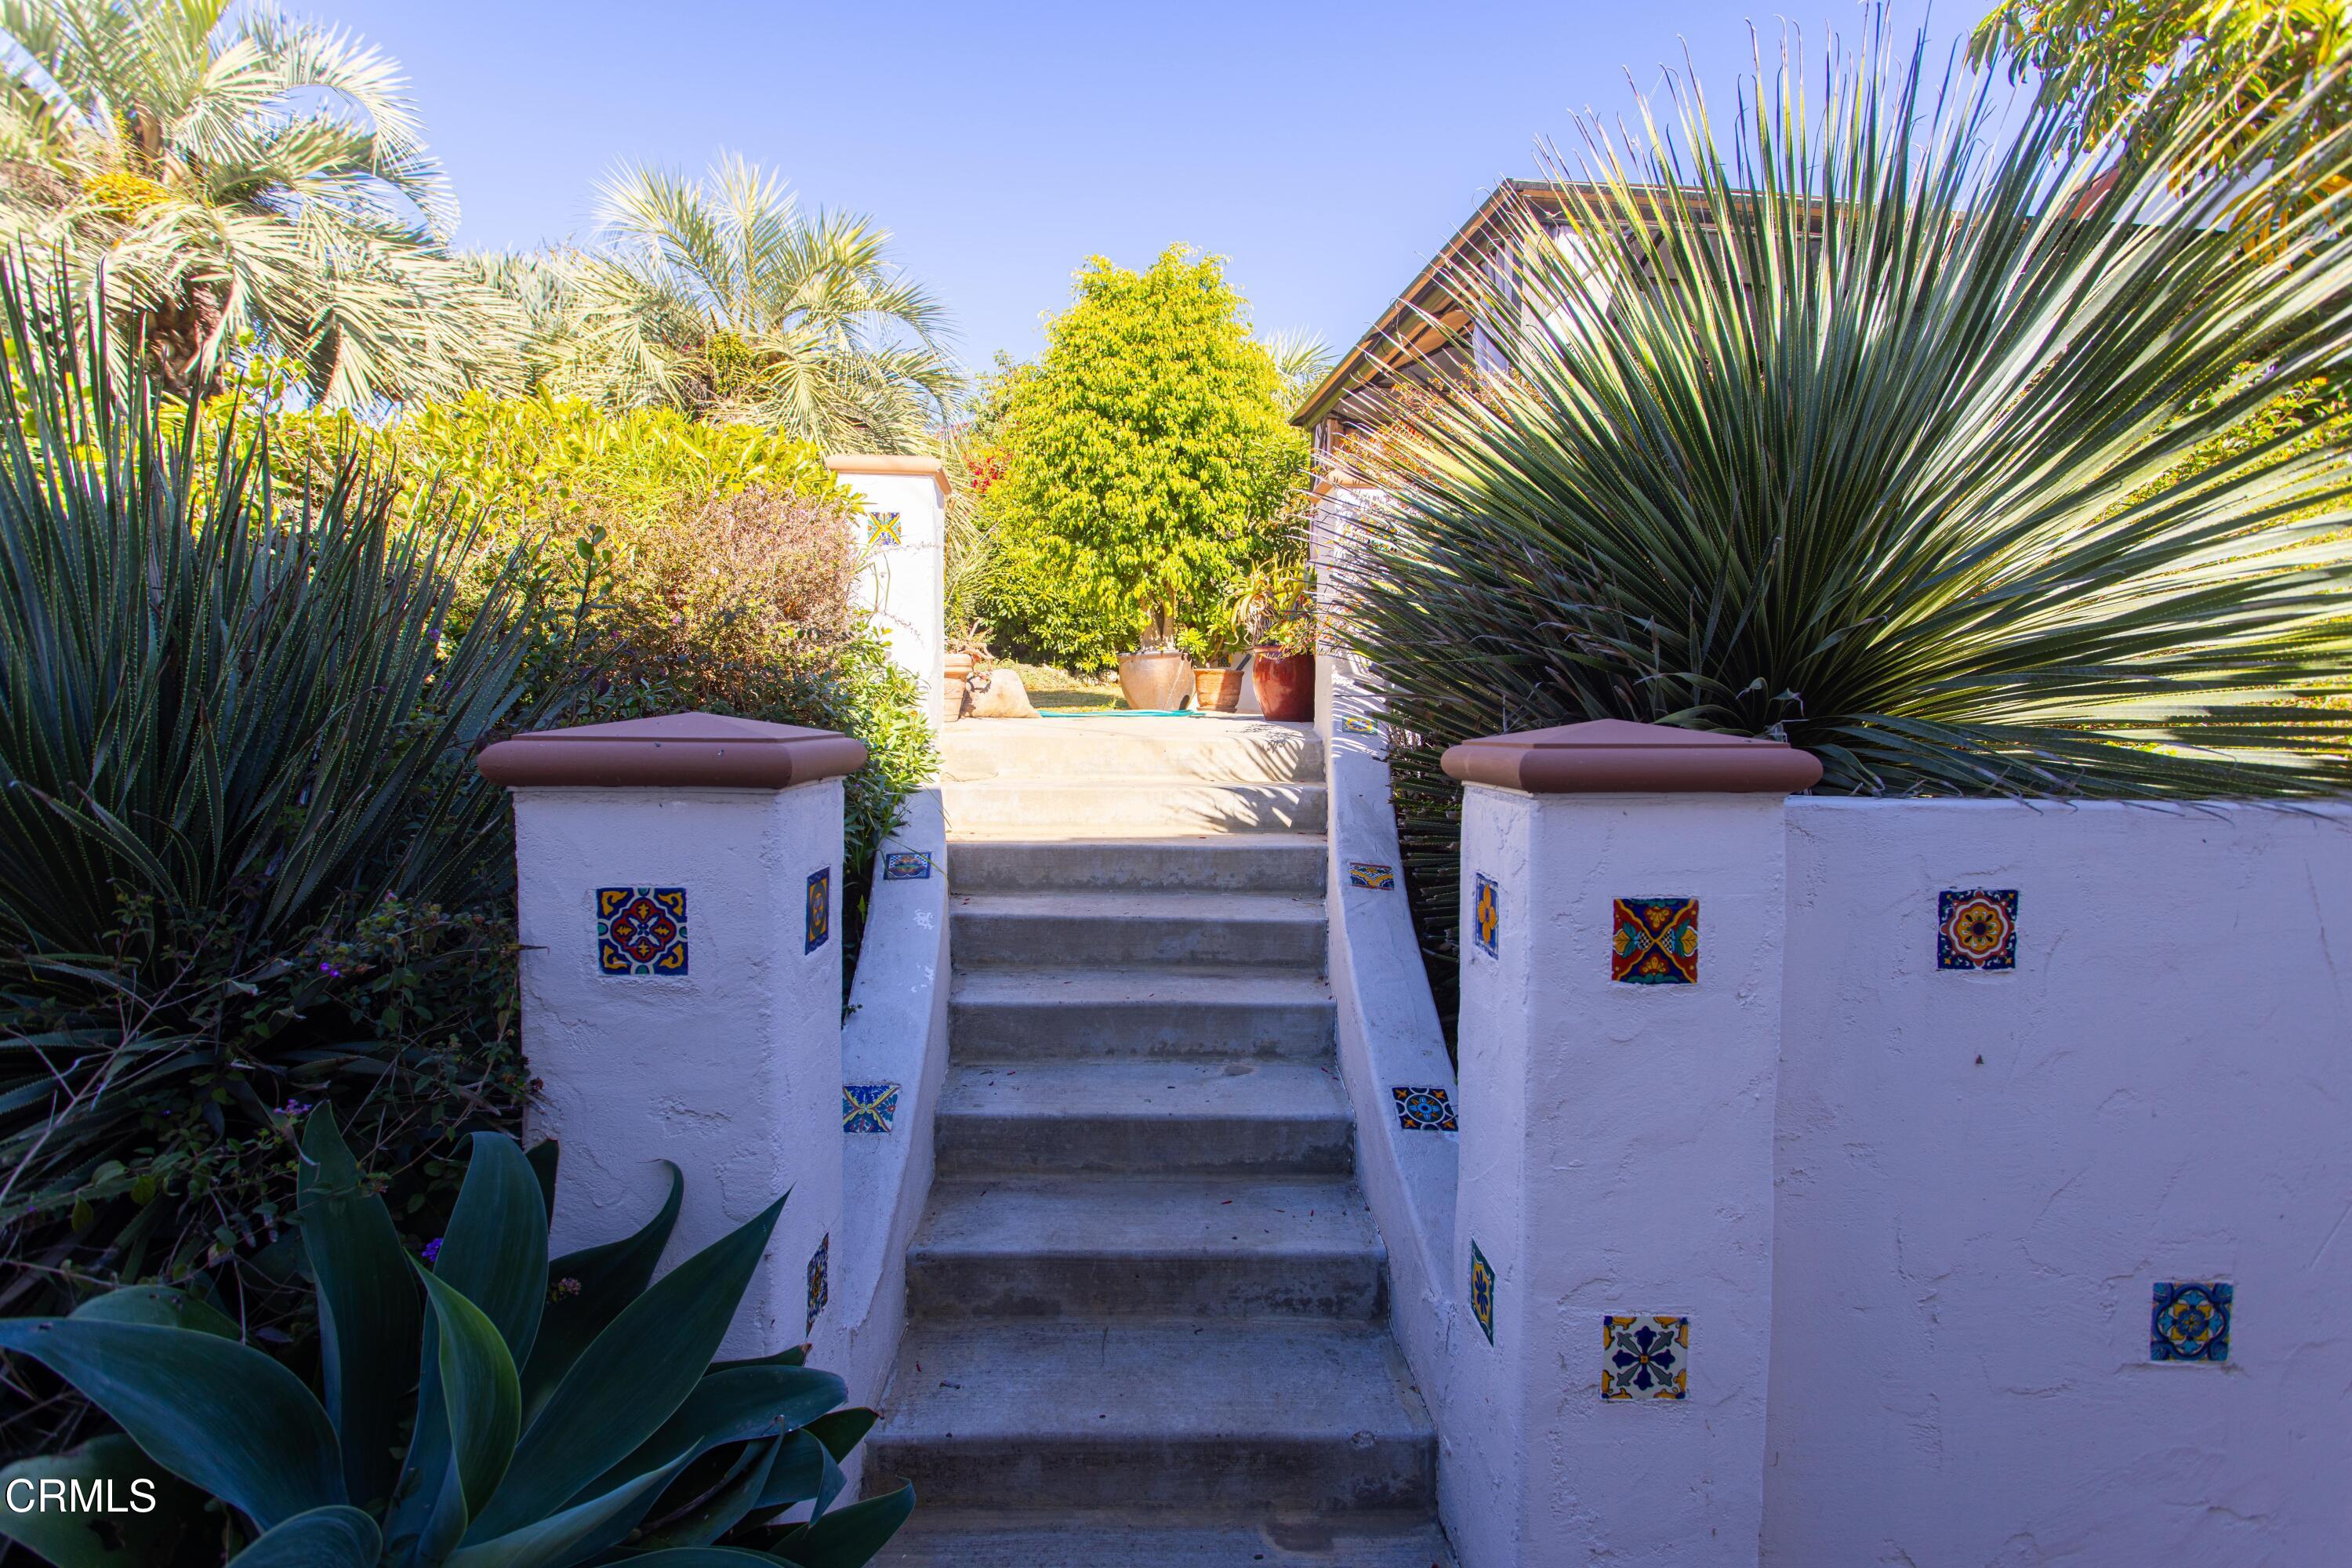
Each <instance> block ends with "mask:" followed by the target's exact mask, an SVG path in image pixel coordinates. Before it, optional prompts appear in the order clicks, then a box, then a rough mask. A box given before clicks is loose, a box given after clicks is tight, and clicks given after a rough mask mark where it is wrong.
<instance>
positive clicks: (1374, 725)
mask: <svg viewBox="0 0 2352 1568" xmlns="http://www.w3.org/2000/svg"><path fill="white" fill-rule="evenodd" d="M1380 732H1381V723H1380V721H1379V720H1377V719H1367V718H1365V717H1364V716H1363V715H1361V714H1360V713H1349V714H1346V715H1343V716H1342V717H1340V718H1337V719H1334V720H1332V721H1331V733H1333V734H1335V735H1377V734H1379V733H1380Z"/></svg>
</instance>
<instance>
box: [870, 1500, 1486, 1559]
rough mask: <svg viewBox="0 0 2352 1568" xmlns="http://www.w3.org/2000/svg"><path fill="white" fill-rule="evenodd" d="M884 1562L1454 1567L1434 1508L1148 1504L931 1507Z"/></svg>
mask: <svg viewBox="0 0 2352 1568" xmlns="http://www.w3.org/2000/svg"><path fill="white" fill-rule="evenodd" d="M874 1561H875V1563H876V1565H877V1568H1454V1552H1453V1551H1452V1549H1451V1548H1450V1547H1448V1546H1447V1545H1446V1542H1445V1532H1444V1531H1442V1530H1440V1529H1438V1528H1437V1525H1436V1524H1435V1522H1434V1521H1432V1520H1431V1519H1430V1517H1429V1515H1428V1513H1427V1512H1426V1511H1425V1510H1424V1511H1421V1512H1413V1513H1349V1514H1311V1513H1298V1514H1291V1515H1288V1516H1276V1517H1270V1518H1251V1517H1235V1516H1233V1515H1227V1514H1211V1513H1191V1512H1171V1511H1169V1510H1159V1511H1156V1512H1155V1511H1153V1510H1113V1509H1070V1510H1061V1511H1045V1510H1035V1509H1018V1510H1003V1509H995V1508H979V1509H971V1510H963V1509H934V1508H932V1507H930V1506H929V1504H928V1503H926V1504H925V1505H924V1506H923V1507H920V1508H918V1509H917V1510H915V1517H914V1518H912V1519H910V1520H908V1521H907V1524H906V1527H905V1528H904V1529H902V1530H900V1531H898V1534H897V1535H896V1536H894V1537H892V1538H891V1541H890V1544H889V1545H887V1546H886V1547H884V1548H883V1549H882V1554H881V1555H880V1556H879V1557H877V1558H876V1559H875V1560H874Z"/></svg>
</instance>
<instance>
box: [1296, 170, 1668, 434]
mask: <svg viewBox="0 0 2352 1568" xmlns="http://www.w3.org/2000/svg"><path fill="white" fill-rule="evenodd" d="M1649 194H1650V187H1636V188H1635V189H1634V190H1633V192H1632V195H1633V197H1634V205H1637V206H1638V205H1640V204H1641V203H1642V202H1643V200H1644V199H1645V198H1646V197H1647V196H1648V195H1649ZM1578 197H1584V198H1588V199H1590V198H1598V199H1599V200H1600V201H1601V202H1606V201H1608V200H1610V199H1612V190H1611V187H1609V186H1606V185H1597V184H1572V183H1566V182H1561V181H1557V180H1505V181H1503V182H1502V183H1501V184H1498V185H1496V187H1495V188H1494V189H1493V190H1492V191H1490V192H1488V193H1487V194H1486V198H1485V199H1484V200H1483V201H1481V202H1480V203H1479V204H1478V206H1477V209H1476V210H1475V211H1474V212H1473V213H1471V215H1470V216H1469V217H1468V218H1467V219H1465V221H1464V223H1463V225H1462V226H1461V227H1460V228H1458V229H1456V230H1454V237H1452V238H1451V239H1448V240H1447V241H1446V242H1445V243H1444V245H1443V246H1442V247H1439V249H1438V252H1437V254H1436V255H1435V256H1433V257H1432V258H1430V261H1429V264H1428V265H1427V266H1426V267H1423V268H1422V269H1421V271H1420V272H1419V273H1418V274H1416V275H1415V276H1414V278H1413V280H1412V282H1411V283H1409V284H1407V285H1406V286H1405V289H1404V292H1402V294H1399V295H1398V296H1397V297H1396V298H1395V299H1394V300H1391V302H1390V304H1389V307H1388V308H1387V309H1386V310H1382V311H1381V314H1380V316H1379V318H1378V319H1377V320H1376V321H1373V322H1372V324H1371V326H1370V328H1368V329H1366V331H1365V332H1364V335H1363V336H1362V337H1360V338H1359V339H1357V340H1356V344H1355V346H1354V347H1353V348H1351V349H1349V351H1348V352H1347V353H1344V354H1342V355H1340V356H1339V363H1338V364H1336V365H1334V366H1332V367H1331V374H1328V375H1327V376H1325V377H1324V378H1323V380H1322V382H1321V383H1320V384H1318V385H1317V386H1316V388H1315V390H1314V391H1313V392H1311V393H1309V394H1308V395H1307V398H1306V401H1304V402H1303V403H1301V404H1300V405H1298V409H1297V412H1296V413H1294V414H1293V415H1291V416H1290V422H1291V423H1292V424H1293V425H1296V426H1300V427H1301V428H1304V429H1312V428H1313V427H1314V426H1317V425H1318V424H1320V423H1321V422H1322V421H1323V420H1324V419H1326V418H1328V417H1329V416H1330V415H1331V413H1332V411H1333V410H1334V409H1335V408H1336V407H1337V406H1338V405H1339V402H1340V400H1341V399H1342V398H1344V397H1346V396H1347V395H1348V394H1349V393H1350V392H1353V391H1355V390H1356V389H1357V388H1359V387H1360V386H1362V385H1364V384H1367V383H1369V382H1371V381H1374V380H1376V379H1378V378H1379V377H1380V376H1381V375H1382V374H1385V373H1391V372H1394V371H1396V370H1399V369H1401V368H1402V367H1403V366H1405V365H1408V364H1412V363H1416V362H1418V361H1421V360H1423V359H1426V358H1428V357H1429V356H1430V355H1431V354H1432V353H1433V352H1434V351H1435V350H1436V349H1437V348H1438V347H1440V346H1441V345H1442V344H1444V342H1447V341H1448V340H1450V339H1451V338H1452V337H1453V336H1454V334H1455V333H1457V332H1460V331H1464V330H1465V328H1467V327H1468V326H1469V324H1470V318H1469V312H1468V310H1466V308H1465V305H1464V304H1463V302H1462V301H1461V300H1458V299H1456V298H1455V297H1454V292H1453V290H1452V289H1450V287H1449V286H1448V281H1447V280H1448V279H1449V278H1451V277H1452V276H1453V273H1454V268H1455V267H1456V265H1457V264H1459V262H1460V261H1461V260H1462V258H1464V257H1465V255H1472V254H1475V253H1476V252H1477V251H1478V250H1479V249H1480V248H1481V247H1483V246H1484V245H1485V244H1486V242H1487V241H1488V240H1489V239H1491V238H1492V237H1493V236H1494V235H1495V233H1496V230H1497V229H1498V228H1499V227H1500V226H1501V225H1502V221H1503V218H1504V216H1505V214H1506V213H1507V211H1508V210H1509V209H1510V208H1511V207H1512V206H1513V205H1516V204H1517V203H1518V202H1521V201H1524V202H1526V203H1528V205H1531V206H1532V207H1533V208H1534V209H1535V210H1536V212H1537V213H1538V214H1539V215H1540V216H1544V217H1546V218H1559V217H1564V216H1567V215H1568V213H1569V211H1570V206H1571V205H1572V204H1573V203H1574V202H1575V200H1576V199H1577V198H1578Z"/></svg>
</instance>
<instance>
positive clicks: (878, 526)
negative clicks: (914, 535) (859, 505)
mask: <svg viewBox="0 0 2352 1568" xmlns="http://www.w3.org/2000/svg"><path fill="white" fill-rule="evenodd" d="M866 517H867V519H868V520H869V526H868V527H867V529H866V542H867V543H868V544H902V543H904V542H906V541H905V531H904V530H902V529H901V528H900V527H899V526H898V513H897V512H895V511H870V512H867V513H866Z"/></svg>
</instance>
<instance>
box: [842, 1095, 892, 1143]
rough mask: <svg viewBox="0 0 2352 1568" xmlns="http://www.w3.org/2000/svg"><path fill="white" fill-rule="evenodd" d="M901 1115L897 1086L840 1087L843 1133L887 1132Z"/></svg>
mask: <svg viewBox="0 0 2352 1568" xmlns="http://www.w3.org/2000/svg"><path fill="white" fill-rule="evenodd" d="M897 1117H898V1085H897V1084H895V1083H845V1084H843V1085H842V1086H841V1130H842V1131H844V1132H887V1131H890V1123H891V1122H892V1121H895V1120H896V1119H897Z"/></svg>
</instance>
